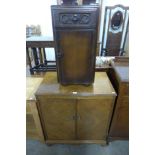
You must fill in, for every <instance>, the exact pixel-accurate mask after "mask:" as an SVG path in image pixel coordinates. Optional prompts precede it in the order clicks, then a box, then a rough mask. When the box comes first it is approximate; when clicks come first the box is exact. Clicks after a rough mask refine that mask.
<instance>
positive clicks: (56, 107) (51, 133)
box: [36, 72, 116, 144]
mask: <svg viewBox="0 0 155 155" xmlns="http://www.w3.org/2000/svg"><path fill="white" fill-rule="evenodd" d="M115 97H116V93H115V90H114V89H113V86H112V84H111V82H110V80H109V79H108V76H107V74H106V73H105V72H98V73H96V74H95V81H94V84H92V85H90V86H84V85H68V86H63V85H60V84H59V83H58V82H57V74H56V73H54V72H53V73H46V75H45V77H44V80H43V82H42V84H41V85H40V87H39V89H38V90H37V92H36V98H37V107H38V111H39V115H40V119H41V124H42V128H43V133H44V138H45V142H46V143H47V144H50V143H102V144H105V143H106V139H107V135H108V128H109V123H110V120H111V114H112V111H113V104H114V101H115Z"/></svg>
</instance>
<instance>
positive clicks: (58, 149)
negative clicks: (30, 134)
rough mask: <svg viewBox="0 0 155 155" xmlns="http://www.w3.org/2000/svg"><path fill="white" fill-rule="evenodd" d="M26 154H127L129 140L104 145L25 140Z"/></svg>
mask: <svg viewBox="0 0 155 155" xmlns="http://www.w3.org/2000/svg"><path fill="white" fill-rule="evenodd" d="M26 155H129V141H113V142H111V143H109V145H106V146H101V145H98V144H81V145H68V144H54V145H52V146H47V145H46V144H43V143H41V142H39V141H36V140H27V141H26Z"/></svg>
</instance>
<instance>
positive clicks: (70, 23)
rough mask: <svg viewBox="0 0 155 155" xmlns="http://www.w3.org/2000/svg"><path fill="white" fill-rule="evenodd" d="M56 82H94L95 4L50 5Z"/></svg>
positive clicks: (96, 9)
mask: <svg viewBox="0 0 155 155" xmlns="http://www.w3.org/2000/svg"><path fill="white" fill-rule="evenodd" d="M51 13H52V24H53V35H54V40H55V55H56V63H57V73H58V81H59V82H60V83H61V84H64V85H66V84H86V85H89V84H91V83H93V82H94V75H95V58H96V47H97V32H98V18H99V7H98V6H96V5H94V6H93V5H92V6H91V5H89V6H87V5H83V6H58V5H57V6H51Z"/></svg>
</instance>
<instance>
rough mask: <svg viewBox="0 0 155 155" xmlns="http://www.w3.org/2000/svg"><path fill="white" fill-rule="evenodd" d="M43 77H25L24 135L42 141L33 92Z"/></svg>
mask: <svg viewBox="0 0 155 155" xmlns="http://www.w3.org/2000/svg"><path fill="white" fill-rule="evenodd" d="M42 80H43V78H40V77H39V78H38V77H27V78H26V137H27V138H31V139H39V140H41V141H43V139H44V137H43V133H42V128H41V124H40V119H39V115H38V110H37V107H36V100H35V95H34V93H35V92H36V90H37V88H38V87H39V85H40V83H41V82H42Z"/></svg>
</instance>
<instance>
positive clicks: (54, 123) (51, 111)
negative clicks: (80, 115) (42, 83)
mask: <svg viewBox="0 0 155 155" xmlns="http://www.w3.org/2000/svg"><path fill="white" fill-rule="evenodd" d="M39 107H40V112H41V119H42V124H43V128H44V133H45V137H46V140H65V139H68V140H73V139H75V120H74V116H75V100H71V99H48V98H45V97H40V98H39Z"/></svg>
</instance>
